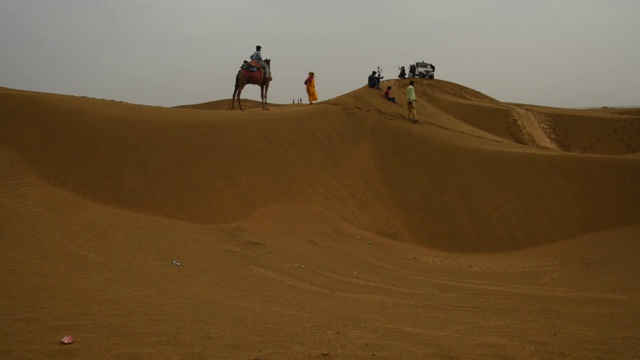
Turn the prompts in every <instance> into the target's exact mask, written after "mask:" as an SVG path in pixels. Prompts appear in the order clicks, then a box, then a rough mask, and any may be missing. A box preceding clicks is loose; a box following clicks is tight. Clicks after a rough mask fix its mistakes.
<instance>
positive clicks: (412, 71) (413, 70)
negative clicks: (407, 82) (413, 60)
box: [398, 63, 436, 79]
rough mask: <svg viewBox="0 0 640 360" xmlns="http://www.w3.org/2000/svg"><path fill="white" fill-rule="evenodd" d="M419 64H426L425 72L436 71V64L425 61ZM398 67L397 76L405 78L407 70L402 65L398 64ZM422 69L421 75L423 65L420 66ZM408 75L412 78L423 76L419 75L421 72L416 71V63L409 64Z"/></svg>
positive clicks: (432, 72)
mask: <svg viewBox="0 0 640 360" xmlns="http://www.w3.org/2000/svg"><path fill="white" fill-rule="evenodd" d="M419 64H423V65H424V64H426V65H427V66H428V68H427V69H428V71H427V74H434V73H435V72H436V66H435V65H433V64H427V63H419ZM399 68H400V74H398V78H400V79H406V78H407V70H406V69H405V67H404V66H399ZM421 69H422V75H424V73H425V71H424V69H425V68H424V67H421ZM408 77H410V78H414V77H423V76H421V74H420V73H419V71H418V68H417V67H416V65H413V64H412V65H409V75H408ZM432 78H433V77H430V79H432Z"/></svg>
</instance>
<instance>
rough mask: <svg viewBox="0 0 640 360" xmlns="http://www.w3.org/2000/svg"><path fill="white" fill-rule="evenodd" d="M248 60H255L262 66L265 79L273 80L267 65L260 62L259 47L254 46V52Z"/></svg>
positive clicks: (260, 48) (260, 51)
mask: <svg viewBox="0 0 640 360" xmlns="http://www.w3.org/2000/svg"><path fill="white" fill-rule="evenodd" d="M250 58H251V60H255V61H256V62H258V63H259V64H260V65H262V68H263V69H264V76H265V77H267V78H268V79H269V80H273V78H272V77H271V71H269V65H267V63H265V62H264V61H263V60H262V46H260V45H258V46H256V51H255V52H254V53H253V54H251V57H250Z"/></svg>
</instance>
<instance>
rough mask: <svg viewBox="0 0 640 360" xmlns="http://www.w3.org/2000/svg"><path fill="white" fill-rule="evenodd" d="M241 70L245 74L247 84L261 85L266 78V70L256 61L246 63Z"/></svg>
mask: <svg viewBox="0 0 640 360" xmlns="http://www.w3.org/2000/svg"><path fill="white" fill-rule="evenodd" d="M240 70H241V71H242V73H243V74H244V77H245V78H246V79H247V82H248V83H250V84H260V83H261V82H262V78H263V77H264V69H263V68H262V65H260V63H258V62H257V61H255V60H251V61H246V60H245V61H244V62H243V63H242V66H240Z"/></svg>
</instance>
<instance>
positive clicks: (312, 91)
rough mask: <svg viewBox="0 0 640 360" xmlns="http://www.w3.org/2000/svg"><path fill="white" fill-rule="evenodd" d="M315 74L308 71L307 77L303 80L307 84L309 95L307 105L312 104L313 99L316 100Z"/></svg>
mask: <svg viewBox="0 0 640 360" xmlns="http://www.w3.org/2000/svg"><path fill="white" fill-rule="evenodd" d="M315 77H316V75H315V74H314V73H313V71H309V77H307V80H305V81H304V84H305V85H306V86H307V95H309V105H312V104H313V102H314V101H318V94H316V79H315Z"/></svg>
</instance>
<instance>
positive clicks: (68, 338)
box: [60, 335, 73, 345]
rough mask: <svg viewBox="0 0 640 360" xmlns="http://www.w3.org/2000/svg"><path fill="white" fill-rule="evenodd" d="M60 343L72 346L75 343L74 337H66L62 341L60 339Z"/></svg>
mask: <svg viewBox="0 0 640 360" xmlns="http://www.w3.org/2000/svg"><path fill="white" fill-rule="evenodd" d="M60 342H61V343H63V344H65V345H68V344H71V343H72V342H73V336H71V335H65V336H64V337H63V338H62V339H60Z"/></svg>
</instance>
